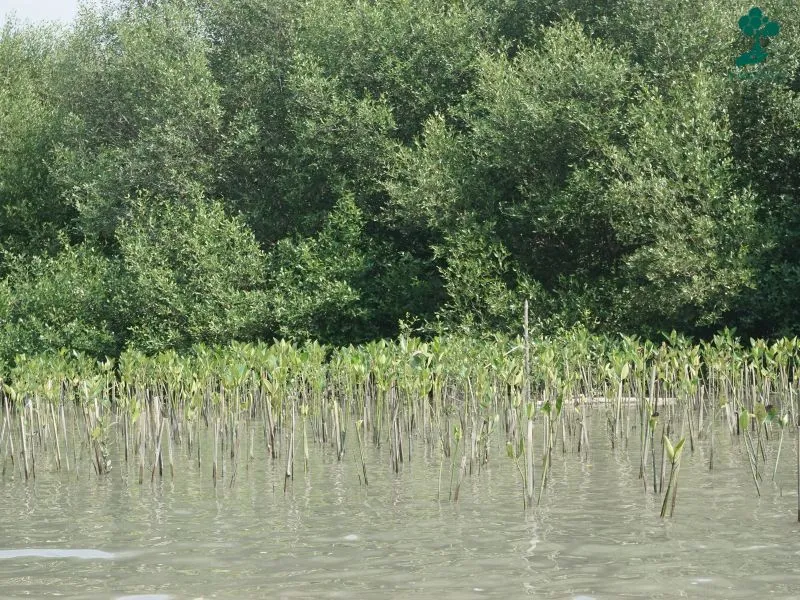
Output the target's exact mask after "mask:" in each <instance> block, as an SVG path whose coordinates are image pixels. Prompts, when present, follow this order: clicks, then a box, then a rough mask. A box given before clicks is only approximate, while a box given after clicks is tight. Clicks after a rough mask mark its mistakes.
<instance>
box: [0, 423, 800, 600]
mask: <svg viewBox="0 0 800 600" xmlns="http://www.w3.org/2000/svg"><path fill="white" fill-rule="evenodd" d="M602 429H603V423H602V422H601V421H600V420H599V419H596V420H594V423H593V424H592V425H591V426H590V431H591V432H593V437H592V453H591V459H590V460H588V461H587V460H584V459H581V458H578V457H577V456H575V455H570V454H567V455H566V456H562V455H561V453H560V451H557V452H555V454H554V464H553V468H552V473H551V475H552V479H551V481H550V485H549V487H548V489H547V490H546V491H545V496H544V499H543V501H542V504H541V505H540V506H539V507H536V508H534V509H532V510H529V511H528V512H527V513H526V512H523V510H522V495H521V486H520V483H519V480H518V474H517V472H516V470H515V468H514V466H513V463H512V462H511V460H510V459H508V458H507V457H506V456H505V454H504V453H501V451H500V450H499V449H498V450H497V451H495V453H494V454H493V455H492V456H491V460H490V462H489V464H488V465H486V466H485V467H484V468H483V469H482V471H481V472H480V473H479V474H478V473H475V474H473V475H472V476H468V477H467V478H466V479H465V482H464V486H463V488H462V490H461V494H460V498H459V500H458V502H457V503H452V502H449V501H447V495H448V489H449V477H448V468H447V466H445V469H444V474H443V476H442V495H443V499H442V501H437V499H436V495H437V482H438V479H439V460H438V456H433V457H431V456H426V455H425V451H424V450H423V448H422V447H421V446H420V447H418V448H416V453H415V454H414V456H413V458H412V461H411V462H410V463H406V464H405V465H404V466H403V469H402V472H401V473H400V474H399V475H395V474H393V473H392V472H391V470H390V468H389V459H388V455H387V454H386V453H384V452H383V451H375V450H371V449H368V451H367V462H368V475H369V486H368V487H364V486H362V485H360V483H359V480H358V473H359V471H360V464H357V462H356V455H357V450H356V448H355V447H352V448H348V453H347V454H346V455H345V459H344V461H343V462H342V463H338V462H337V461H336V457H335V454H334V453H332V452H330V451H329V450H328V449H327V448H325V449H323V448H321V447H319V446H315V445H313V444H312V445H311V447H310V458H311V462H310V464H309V472H308V473H307V474H306V473H304V472H303V464H302V443H300V444H298V460H297V461H296V464H295V470H296V474H295V479H294V482H293V484H292V485H290V486H289V489H288V490H287V493H286V494H285V495H284V491H283V479H284V464H283V461H280V462H276V463H272V462H271V461H269V460H267V459H266V458H265V457H264V452H263V450H260V449H259V446H258V440H257V439H256V448H255V452H254V459H253V460H247V456H246V453H245V455H244V456H243V457H242V462H241V463H240V464H239V468H238V474H237V476H236V479H235V481H234V482H233V485H230V471H231V469H230V467H228V469H227V470H226V478H225V480H224V481H222V482H220V483H218V485H217V487H216V488H214V486H213V483H212V480H211V462H210V461H209V460H206V461H205V462H204V463H203V464H202V467H201V469H199V470H198V467H197V463H196V462H193V461H192V460H190V459H188V458H187V457H186V456H184V453H183V452H182V450H181V449H178V450H176V454H175V456H176V475H175V479H174V480H170V478H169V477H168V475H167V474H166V473H165V478H164V479H163V480H159V478H158V476H156V479H155V482H154V483H151V482H150V479H149V477H147V478H146V480H145V483H144V484H143V485H139V484H138V479H137V478H136V476H135V471H134V466H133V465H131V467H130V469H127V468H125V466H124V464H121V462H120V456H119V455H118V454H115V455H114V469H113V471H112V473H111V474H110V475H109V476H107V477H103V478H98V477H97V476H96V475H95V474H94V473H93V471H92V470H91V466H90V463H89V462H88V460H84V461H83V462H82V463H81V470H80V471H79V473H78V474H76V473H75V472H74V471H73V472H71V473H64V472H62V473H56V472H53V471H52V469H51V468H49V467H48V465H40V468H39V472H38V476H37V478H36V480H35V482H33V483H26V482H25V481H24V480H21V479H20V477H19V473H16V474H15V475H13V476H11V475H9V474H7V475H6V476H5V478H3V479H0V598H3V599H6V600H11V599H16V598H74V599H78V598H80V599H87V600H94V599H116V600H122V599H128V600H131V599H138V600H145V599H149V600H168V599H169V600H183V599H195V598H231V599H250V598H254V599H255V598H287V599H288V598H381V599H385V598H434V599H437V600H441V599H445V598H465V599H468V598H475V599H481V598H521V597H528V596H530V597H535V598H564V599H570V600H578V599H580V600H589V599H597V600H600V599H612V598H704V599H705V598H719V599H735V598H748V599H750V598H773V599H776V598H798V597H800V525H799V524H798V523H797V496H796V479H795V471H794V468H795V460H796V458H795V454H794V452H795V445H794V439H793V438H794V436H793V435H788V436H787V437H786V439H785V440H784V444H783V451H782V454H783V455H782V458H781V468H780V469H779V472H778V476H777V478H776V482H775V483H773V482H772V481H771V475H772V466H771V465H768V468H765V469H764V473H765V474H764V482H763V483H762V486H761V487H762V496H761V497H760V498H759V497H757V496H756V493H755V488H754V486H753V482H752V479H751V474H750V471H749V467H748V464H747V458H746V455H745V454H744V451H743V449H740V448H739V446H738V441H734V442H733V446H731V439H730V436H729V435H728V434H727V433H726V432H723V433H719V431H722V427H720V428H719V430H718V433H717V434H716V440H717V448H716V450H715V468H714V470H713V471H711V472H709V471H708V446H707V442H700V443H698V445H697V446H696V448H695V452H694V453H693V454H692V453H690V451H689V448H688V442H687V448H686V450H685V452H684V455H683V464H682V467H681V472H680V487H679V491H678V502H677V506H676V510H675V516H674V517H673V518H672V519H668V520H662V519H660V518H659V516H658V515H659V509H660V498H658V497H656V496H654V495H653V494H652V493H651V492H647V493H645V492H644V490H643V486H642V482H641V480H639V479H638V472H639V463H638V438H637V437H636V436H635V435H633V436H632V437H631V441H630V444H631V448H630V450H629V451H625V450H617V451H613V450H611V448H610V444H609V442H608V439H607V438H605V437H604V436H603V435H602ZM353 437H354V436H353ZM349 441H350V442H352V443H354V439H353V440H349ZM208 447H209V444H206V447H205V449H206V451H207V449H208ZM770 450H771V454H768V456H771V458H772V459H773V460H774V451H775V448H774V441H773V442H772V443H771V446H770ZM148 475H149V473H148ZM538 476H539V473H538V472H537V480H538Z"/></svg>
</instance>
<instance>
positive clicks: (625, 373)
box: [619, 363, 630, 381]
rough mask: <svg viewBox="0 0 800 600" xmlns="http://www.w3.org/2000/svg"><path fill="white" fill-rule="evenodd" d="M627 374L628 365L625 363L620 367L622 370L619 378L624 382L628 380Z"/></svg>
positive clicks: (628, 370) (628, 371)
mask: <svg viewBox="0 0 800 600" xmlns="http://www.w3.org/2000/svg"><path fill="white" fill-rule="evenodd" d="M629 373H630V365H629V364H628V363H625V364H624V365H622V370H621V371H620V373H619V378H620V379H622V380H623V381H624V380H625V379H627V378H628V374H629Z"/></svg>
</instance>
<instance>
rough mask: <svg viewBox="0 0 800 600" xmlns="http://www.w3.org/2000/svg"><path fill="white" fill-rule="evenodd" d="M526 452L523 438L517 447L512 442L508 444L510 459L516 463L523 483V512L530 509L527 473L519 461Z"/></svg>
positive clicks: (507, 450) (507, 451) (507, 449)
mask: <svg viewBox="0 0 800 600" xmlns="http://www.w3.org/2000/svg"><path fill="white" fill-rule="evenodd" d="M524 452H525V443H524V442H523V440H522V438H520V439H519V445H518V446H516V447H515V446H514V444H512V443H511V442H506V453H507V454H508V457H509V458H510V459H511V460H513V461H514V465H515V466H516V467H517V471H518V472H519V477H520V480H521V481H522V508H523V510H524V509H526V508H528V482H527V479H526V477H525V473H524V472H523V470H522V467H521V466H520V464H519V459H520V457H521V456H522V454H523V453H524Z"/></svg>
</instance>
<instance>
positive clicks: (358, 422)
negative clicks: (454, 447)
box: [356, 419, 441, 486]
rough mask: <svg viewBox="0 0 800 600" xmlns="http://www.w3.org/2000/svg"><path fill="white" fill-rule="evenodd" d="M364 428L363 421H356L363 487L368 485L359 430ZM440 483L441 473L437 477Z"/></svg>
mask: <svg viewBox="0 0 800 600" xmlns="http://www.w3.org/2000/svg"><path fill="white" fill-rule="evenodd" d="M363 427H364V421H363V420H361V419H359V420H358V421H356V439H357V440H358V455H359V458H360V459H361V471H362V472H363V473H364V485H367V486H368V485H369V480H368V479H367V463H366V462H365V461H364V443H363V442H362V440H361V429H362V428H363ZM439 479H440V481H441V473H440V475H439Z"/></svg>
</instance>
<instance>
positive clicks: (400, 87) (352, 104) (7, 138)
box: [0, 0, 800, 363]
mask: <svg viewBox="0 0 800 600" xmlns="http://www.w3.org/2000/svg"><path fill="white" fill-rule="evenodd" d="M749 8H750V5H747V4H742V3H739V2H733V1H731V0H699V1H694V2H688V1H683V0H681V1H678V2H670V3H662V4H659V3H653V2H647V1H644V0H604V1H602V2H585V1H583V0H560V1H558V2H543V1H541V0H530V1H525V2H523V1H520V0H463V1H460V2H451V1H449V0H447V1H445V0H380V1H367V0H312V1H310V2H304V3H298V2H293V1H291V0H215V1H214V2H210V1H208V0H165V1H158V2H156V1H149V2H143V1H138V0H117V1H115V2H112V3H111V4H108V5H106V6H105V7H103V8H102V9H97V10H94V11H93V10H89V9H84V10H83V12H81V14H80V15H79V17H78V18H77V19H76V21H75V22H74V23H72V24H71V25H70V26H69V27H65V28H61V29H59V28H55V27H50V26H19V25H15V24H13V23H12V24H10V25H7V26H6V27H5V29H3V30H2V31H0V278H2V279H0V362H3V361H5V362H8V363H11V362H13V360H14V356H15V355H16V354H18V353H33V352H38V351H44V350H57V349H59V348H61V347H73V348H76V349H79V350H82V351H86V352H88V353H90V354H95V355H103V354H118V353H119V352H121V351H123V350H124V349H126V348H127V349H139V350H143V351H147V352H155V351H161V350H165V349H169V348H178V349H180V348H188V347H190V346H191V345H193V344H197V343H220V342H223V341H225V340H227V339H238V340H244V341H248V340H251V341H252V340H258V339H270V338H271V337H273V336H280V337H293V338H296V339H308V338H312V339H318V340H320V341H322V342H328V343H334V344H348V343H351V342H353V343H357V342H362V341H365V340H369V339H375V338H379V337H388V336H394V335H396V334H397V333H398V332H399V331H400V329H401V328H402V327H409V328H413V329H414V330H416V331H417V332H419V333H423V334H429V333H433V332H442V331H460V332H469V333H473V334H476V333H481V332H486V331H492V330H502V329H507V328H514V327H518V323H519V322H520V318H521V313H522V310H521V307H522V303H523V301H524V300H525V299H528V300H530V302H531V317H532V327H534V329H535V330H536V331H537V332H538V333H548V332H553V331H556V330H558V329H560V328H562V327H570V326H572V325H574V324H576V323H581V324H583V325H585V326H586V327H588V328H589V329H590V330H593V331H598V332H610V331H626V332H629V333H635V334H641V335H646V336H652V335H656V334H658V332H660V331H666V330H672V329H675V330H677V331H680V332H683V333H685V334H687V335H698V336H708V335H709V334H710V333H711V332H713V331H716V330H718V329H720V328H722V327H724V326H734V327H737V328H738V329H739V331H740V332H742V333H744V334H749V335H757V336H776V335H787V334H788V335H792V334H794V333H795V332H796V331H797V330H798V328H800V309H799V308H798V306H799V305H800V303H798V302H797V299H798V298H799V297H800V210H798V192H799V191H800V55H798V53H797V52H796V49H797V48H798V47H800V29H798V26H799V25H798V24H800V5H798V4H797V3H796V2H793V1H791V2H790V1H789V0H775V1H772V2H768V3H766V4H763V5H762V8H763V9H764V11H765V12H766V14H768V15H769V16H770V18H771V19H773V20H775V21H777V22H779V23H780V24H781V31H780V35H778V36H775V37H773V38H772V39H771V40H770V43H769V46H768V48H767V50H768V53H769V56H768V58H767V60H766V61H765V62H764V63H762V64H759V65H754V66H747V67H744V68H743V69H738V68H737V67H735V59H736V57H737V56H738V55H739V54H740V53H742V52H743V51H745V50H747V47H748V43H749V40H748V39H747V38H746V37H745V36H744V35H742V33H741V32H740V31H739V29H738V27H737V22H738V19H739V17H740V16H741V15H742V14H744V13H745V12H747V10H748V9H749Z"/></svg>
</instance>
